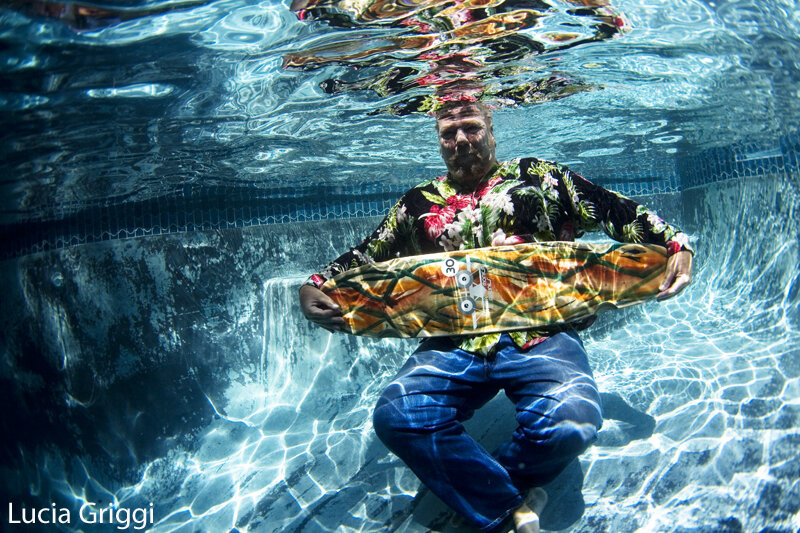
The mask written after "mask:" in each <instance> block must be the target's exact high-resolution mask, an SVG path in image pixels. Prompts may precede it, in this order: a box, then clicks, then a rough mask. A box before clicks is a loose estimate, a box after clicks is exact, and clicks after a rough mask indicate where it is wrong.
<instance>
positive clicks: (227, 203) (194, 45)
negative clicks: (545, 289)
mask: <svg viewBox="0 0 800 533" xmlns="http://www.w3.org/2000/svg"><path fill="white" fill-rule="evenodd" d="M102 7H104V8H105V9H106V10H107V11H113V10H116V11H117V13H116V15H115V18H114V17H106V18H104V19H102V20H101V21H99V22H98V21H97V20H94V22H93V21H92V20H88V21H85V22H84V23H83V24H84V27H78V24H77V23H75V22H71V21H70V20H66V19H64V18H61V19H57V18H52V17H50V18H47V17H44V16H42V15H41V14H35V13H32V12H31V11H30V9H29V8H18V9H11V8H4V9H3V10H2V11H0V30H1V31H0V39H2V44H3V48H2V52H0V54H2V57H3V58H4V62H3V63H2V65H3V66H2V67H0V68H2V69H3V78H2V79H3V83H2V85H1V86H0V106H2V108H3V115H2V119H0V120H3V121H4V128H3V130H2V134H1V135H2V136H3V142H2V143H0V150H2V153H3V157H2V159H0V165H2V168H3V172H2V176H3V178H2V182H0V187H1V188H2V189H1V190H2V195H0V198H2V199H1V200H0V206H2V207H1V209H0V234H2V236H3V237H2V241H0V251H2V256H0V257H2V258H3V260H2V261H0V279H2V283H3V294H4V296H3V298H2V301H0V317H2V318H0V326H1V327H0V346H2V354H3V364H2V366H0V379H2V387H0V391H1V392H0V398H2V400H3V405H4V406H6V408H5V409H4V410H3V411H4V412H3V416H2V419H0V420H2V431H1V432H2V434H3V435H4V436H6V438H5V439H3V440H4V442H3V443H2V448H0V468H2V470H0V472H1V474H0V475H1V476H2V480H3V481H2V486H0V508H2V509H3V516H2V524H3V528H0V529H3V530H5V529H9V528H10V529H9V530H10V531H15V530H20V531H23V530H28V531H35V530H37V529H38V530H42V531H53V530H62V531H116V530H118V529H117V526H119V525H121V524H120V522H121V520H122V518H124V516H122V515H115V516H116V517H118V518H117V521H116V522H115V523H113V524H110V523H108V520H106V522H105V523H103V524H97V523H95V524H87V523H84V522H82V521H81V520H80V519H79V514H78V513H79V508H80V507H81V505H83V504H84V503H86V502H94V503H95V504H97V505H96V506H95V507H97V508H98V510H99V509H100V508H107V507H108V505H109V503H111V504H113V505H114V506H115V508H119V509H129V510H134V509H142V510H144V511H145V513H144V514H142V516H144V517H145V518H147V517H148V516H149V515H147V514H146V512H149V509H150V504H151V503H152V504H153V505H152V520H151V521H148V523H147V524H146V528H147V529H149V530H152V531H159V532H167V531H182V532H183V531H185V532H189V531H202V532H206V531H208V532H217V531H231V530H237V531H242V532H244V531H254V532H273V531H274V532H278V531H280V532H318V531H336V532H344V531H374V532H383V531H405V532H414V533H416V532H425V531H457V530H459V529H458V528H455V526H452V525H450V520H451V516H449V515H448V513H447V511H446V509H444V508H443V507H441V505H439V504H437V503H436V502H435V501H434V499H433V498H432V497H431V496H430V495H429V494H427V492H426V491H425V490H424V489H422V488H421V487H420V486H419V482H418V481H417V479H416V478H415V477H414V476H413V474H411V473H410V471H408V470H407V469H406V468H405V467H404V466H403V465H402V464H401V463H400V462H399V461H398V460H397V458H395V457H394V456H392V455H391V454H390V453H389V452H388V451H387V450H386V449H385V448H384V447H383V446H382V445H381V444H380V443H379V442H378V440H377V439H376V437H375V436H374V433H373V431H372V428H371V422H370V415H371V410H372V406H373V405H374V402H375V401H376V399H377V397H378V395H379V394H380V392H381V390H382V388H383V386H384V385H385V384H386V383H387V382H388V381H389V380H390V379H391V377H392V375H393V373H394V371H395V370H396V369H397V368H398V366H399V365H400V364H401V363H402V361H403V360H404V358H405V356H406V354H407V353H408V352H409V351H410V350H412V349H413V347H414V346H415V342H414V341H401V340H381V341H372V340H365V339H360V338H355V337H348V336H343V335H330V334H328V333H327V332H324V331H321V330H319V329H316V328H312V327H311V326H309V325H308V324H307V323H306V322H305V320H303V318H302V316H301V314H300V312H299V310H298V309H297V306H296V301H295V294H296V289H297V287H298V286H299V284H300V283H301V281H302V280H303V279H304V278H305V276H306V275H307V274H309V273H310V272H313V271H315V270H317V269H319V268H320V267H321V266H322V265H323V264H324V263H325V262H326V261H328V260H329V259H332V258H334V257H335V256H337V255H338V254H339V253H340V252H341V251H343V250H345V249H346V248H347V247H348V246H351V245H353V244H355V243H357V242H358V241H359V240H360V239H361V238H362V237H363V236H364V235H365V234H367V233H368V232H369V231H370V230H371V229H373V228H374V227H375V225H376V224H377V223H378V221H379V219H380V214H381V212H382V211H383V210H385V209H386V208H387V207H388V205H390V204H391V202H392V201H393V200H394V199H395V198H396V197H397V196H399V194H401V193H402V191H403V190H404V189H405V188H406V187H408V186H410V185H412V184H414V183H416V182H418V181H420V180H422V179H426V178H429V177H431V176H435V175H437V174H439V173H441V172H442V170H443V166H442V164H441V162H440V161H439V159H438V154H437V149H436V145H435V137H434V134H433V129H432V128H433V124H432V121H431V119H430V118H429V117H427V116H426V115H424V114H422V113H408V114H401V113H399V112H397V109H399V107H398V106H400V104H403V102H408V101H409V99H411V98H413V97H416V96H421V95H422V96H424V95H425V94H428V92H429V89H428V88H426V87H425V86H423V85H419V84H418V86H416V87H412V88H405V89H403V90H401V91H398V92H395V93H394V94H379V93H378V92H376V91H375V90H373V89H368V88H355V86H354V85H353V84H356V82H364V80H369V79H374V78H375V77H379V75H380V74H382V73H384V72H386V71H387V69H388V68H389V67H390V66H392V65H401V66H408V67H409V68H413V69H417V71H418V72H421V73H425V72H427V71H425V70H424V69H425V68H427V67H426V65H428V63H427V62H426V61H423V60H420V59H419V57H416V56H414V55H413V54H412V53H408V52H402V53H401V52H391V53H388V54H387V53H376V54H373V55H372V56H370V58H371V59H370V61H371V62H369V61H367V60H366V59H359V60H358V61H349V62H340V63H332V64H325V65H317V66H313V68H305V69H284V68H282V65H283V64H284V62H285V59H286V57H288V56H290V55H292V54H301V53H307V52H308V51H309V50H312V49H314V48H318V47H319V46H320V45H321V44H323V43H324V44H326V45H329V46H334V47H336V46H341V45H340V44H339V43H342V42H347V43H352V42H354V41H356V42H359V43H361V46H362V48H363V47H367V48H368V47H369V46H371V45H372V43H377V42H383V41H378V39H379V38H380V39H389V38H391V37H393V36H396V34H397V32H398V30H397V28H392V27H390V26H387V25H375V24H363V25H356V26H355V27H351V28H342V27H340V26H335V25H332V24H329V23H327V22H324V21H313V20H311V21H309V20H305V21H299V20H297V17H296V16H295V15H294V14H293V13H292V12H291V11H290V10H289V8H288V6H285V5H282V4H277V3H270V2H264V3H261V4H258V5H254V4H250V3H247V2H241V1H240V2H234V1H220V2H205V3H200V2H198V3H187V4H179V3H174V2H165V3H151V4H147V5H145V4H142V3H137V4H134V3H128V4H125V5H124V6H122V7H120V5H117V6H116V7H114V6H110V5H105V6H102ZM112 8H113V9H112ZM615 8H616V9H617V10H618V11H619V12H621V13H624V15H625V17H627V20H628V21H629V24H630V30H629V31H627V32H625V33H624V34H621V35H618V36H616V37H614V38H609V39H599V40H593V41H586V42H583V41H581V39H584V38H585V39H588V38H589V37H590V36H592V35H594V33H593V32H594V31H595V26H594V24H595V22H593V20H594V19H592V18H591V17H587V16H584V15H574V14H571V13H570V9H572V6H569V5H567V4H562V3H559V2H552V4H550V7H549V10H546V9H544V8H542V7H540V8H539V9H540V10H541V11H543V12H546V16H543V17H542V19H541V25H540V26H537V27H534V28H528V29H525V30H524V34H523V35H525V36H527V37H526V39H529V41H531V42H532V41H534V40H536V39H542V36H543V35H545V34H548V32H549V34H553V33H558V32H562V33H563V32H566V31H567V30H570V31H572V32H573V33H575V34H576V35H577V37H575V45H574V46H571V47H569V48H564V49H559V50H555V49H553V48H554V47H555V45H553V44H552V43H550V44H548V43H549V41H548V42H545V47H544V50H543V53H535V54H527V55H525V54H523V55H522V56H521V57H520V56H515V57H513V58H512V59H510V60H508V61H507V62H506V63H508V66H514V67H517V69H518V70H516V71H514V72H513V73H511V74H508V73H506V74H502V73H501V74H502V76H501V75H499V74H497V73H496V71H493V70H491V67H492V66H493V65H492V64H491V62H490V64H489V65H488V67H486V68H480V69H478V71H477V74H478V75H480V76H482V77H483V79H485V80H488V82H492V80H493V79H495V78H498V77H500V78H502V81H503V83H505V84H506V86H518V85H519V84H521V83H524V82H525V81H526V80H531V79H533V80H541V79H546V80H547V79H551V78H557V79H558V80H567V81H566V82H564V84H562V85H558V87H556V88H554V89H553V91H554V92H551V93H547V91H545V93H547V94H550V95H551V96H553V98H552V99H549V100H548V99H547V98H544V97H543V98H542V99H543V100H546V101H542V102H540V103H536V104H534V103H523V104H522V105H519V106H514V105H512V103H510V102H507V101H502V100H498V101H496V105H497V106H498V110H497V111H496V113H495V129H496V132H497V137H498V143H499V154H498V155H499V156H500V157H501V158H507V157H513V156H519V155H536V156H540V157H549V158H553V159H557V160H559V161H561V162H564V163H568V164H569V165H570V166H571V167H572V168H574V169H575V170H577V171H579V172H581V173H582V174H584V175H585V176H586V177H588V178H590V179H593V180H595V181H597V182H599V183H602V184H605V185H607V186H608V187H610V188H614V189H616V190H620V191H621V192H623V193H626V194H630V195H633V196H635V197H636V198H638V199H640V200H642V201H644V202H645V203H646V204H647V205H649V206H651V207H654V208H656V209H657V210H658V211H659V213H660V214H661V215H662V216H664V218H667V219H669V220H674V221H676V222H677V223H678V224H679V225H680V226H681V227H683V228H684V229H685V230H686V231H687V232H688V233H689V234H690V236H691V238H692V240H693V242H694V245H695V248H696V250H697V256H696V276H695V279H694V282H693V284H692V285H691V286H690V287H689V288H688V289H687V290H686V291H684V293H682V294H681V295H680V296H679V297H677V298H675V299H673V300H670V301H669V302H665V303H662V304H656V303H654V302H653V303H648V304H645V305H643V306H640V307H637V308H634V309H627V310H624V311H621V312H618V313H613V314H606V315H604V316H603V317H601V319H600V320H599V321H598V323H597V324H595V325H594V326H593V327H592V328H591V329H590V330H589V331H587V332H586V333H585V334H584V335H583V337H584V340H585V343H586V346H587V350H588V352H589V354H590V359H591V361H592V364H593V367H594V369H595V376H596V378H597V381H598V384H599V385H600V387H601V389H602V391H603V392H606V393H609V394H616V395H618V396H620V397H622V398H623V399H624V400H625V401H626V402H627V403H628V404H630V405H632V406H633V407H635V408H636V409H638V410H640V411H643V412H646V413H647V414H648V415H650V416H652V417H653V418H654V420H655V427H654V428H652V430H648V429H647V428H644V429H643V428H642V427H641V426H640V425H637V424H636V423H632V419H631V418H630V417H625V416H620V417H619V418H622V420H618V419H615V418H610V419H609V420H607V422H606V424H605V426H604V428H603V430H602V431H601V434H600V439H599V441H598V443H597V444H596V445H595V446H593V447H592V448H590V450H589V451H588V452H587V453H586V454H584V455H583V456H582V457H581V458H580V460H579V461H577V462H575V463H574V464H573V465H571V466H570V468H568V470H567V471H566V472H565V473H564V474H563V475H562V476H561V477H560V478H559V479H557V480H556V481H555V482H554V483H552V484H551V485H550V486H548V487H547V490H548V492H549V493H550V502H551V503H550V505H549V506H548V507H547V509H546V510H545V512H544V514H543V516H542V524H543V527H544V529H545V530H547V531H574V532H596V531H609V532H643V533H648V532H689V531H692V532H695V531H701V532H721V531H725V532H727V531H731V532H734V531H742V532H750V531H752V532H757V533H758V532H764V533H766V532H770V531H781V532H784V531H785V532H796V531H799V530H800V518H798V511H800V481H798V479H800V462H798V460H797V458H796V450H797V446H798V443H800V437H798V428H799V427H800V400H799V399H800V336H799V335H798V327H799V326H800V311H798V307H799V306H800V270H799V269H798V264H800V222H798V216H797V215H798V209H800V193H799V191H798V188H799V187H800V174H799V173H798V172H799V171H798V155H799V154H800V136H799V135H798V129H797V127H798V117H800V114H798V110H797V106H798V101H799V100H798V96H799V95H798V93H797V85H798V83H797V82H798V78H799V77H800V76H798V68H799V67H800V64H799V63H798V60H797V57H800V55H799V54H798V53H797V52H798V44H799V43H798V39H797V35H798V29H800V28H798V25H799V24H800V12H798V9H797V7H796V6H795V5H794V3H793V2H777V1H770V2H760V3H754V2H752V3H748V2H714V3H710V2H691V1H686V2H671V1H665V2H651V3H647V2H641V1H631V2H619V3H617V4H615ZM95 19H97V17H95ZM123 19H124V20H123ZM92 24H94V26H91V25H92ZM86 25H89V27H86ZM525 42H528V41H525ZM517 44H519V43H517ZM348 46H350V45H348ZM495 66H496V65H495ZM490 73H494V77H492V76H490V75H489V74H490ZM503 76H505V77H503ZM334 79H336V80H344V81H346V82H348V83H350V85H346V84H345V85H343V86H347V87H349V89H348V90H344V91H341V92H336V93H335V94H334V93H332V92H330V91H328V92H326V89H325V87H328V85H326V81H327V80H334ZM558 83H562V82H560V81H559V82H558ZM554 87H555V86H554ZM564 87H569V88H570V90H569V91H567V92H568V93H569V94H566V93H564V92H558V91H563V90H564ZM572 89H574V91H573V90H572ZM426 91H428V92H426ZM556 96H557V98H556ZM403 105H405V104H403ZM393 106H394V107H393ZM390 110H394V114H392V113H391V112H388V111H390ZM590 238H599V236H590ZM612 411H613V409H612ZM508 413H509V405H508V403H507V401H506V400H505V399H504V398H503V397H502V396H500V397H498V398H496V399H495V400H493V401H492V402H491V403H490V404H489V405H488V406H487V407H486V408H485V409H484V410H482V411H480V412H479V413H478V414H477V415H476V417H475V419H473V421H471V423H470V431H472V432H474V433H475V434H476V435H478V436H479V438H480V439H482V440H483V442H485V443H486V445H487V446H488V447H491V446H493V445H495V444H496V443H497V442H498V439H500V438H502V436H503V435H504V434H506V432H507V431H509V429H508V428H509V427H511V426H513V416H510V415H509V414H508ZM612 414H614V413H612ZM625 420H627V422H626V421H625ZM9 503H11V504H12V510H13V511H14V512H16V513H18V514H17V515H16V516H17V517H19V516H20V514H19V513H21V512H22V511H21V509H22V507H23V506H24V507H26V509H32V508H43V507H44V508H49V507H51V504H55V506H56V507H57V508H58V509H68V510H70V511H71V517H70V520H68V521H67V523H63V524H47V525H45V524H41V523H40V524H39V525H38V526H27V528H26V526H22V525H16V526H15V525H13V524H8V522H9V520H10V519H12V518H13V516H9V514H8V504H9ZM86 516H88V515H86ZM105 516H106V517H108V516H110V513H108V514H106V515H105ZM43 517H44V518H47V514H45V515H43ZM148 520H149V519H148ZM133 525H134V524H133V523H131V524H130V525H129V528H128V529H129V530H130V529H133ZM460 530H461V531H465V529H463V528H462V529H460Z"/></svg>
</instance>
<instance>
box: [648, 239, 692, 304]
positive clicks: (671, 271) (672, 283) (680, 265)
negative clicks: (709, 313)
mask: <svg viewBox="0 0 800 533" xmlns="http://www.w3.org/2000/svg"><path fill="white" fill-rule="evenodd" d="M690 281H692V253H691V252H687V251H686V250H683V251H680V252H678V253H675V254H672V255H671V256H670V257H669V259H667V271H666V272H665V273H664V280H663V281H662V282H661V285H659V287H658V290H659V291H661V292H659V293H658V294H657V295H656V300H659V301H660V300H666V299H667V298H672V297H673V296H675V295H676V294H678V293H679V292H681V291H682V290H683V288H684V287H686V286H687V285H688V284H689V282H690Z"/></svg>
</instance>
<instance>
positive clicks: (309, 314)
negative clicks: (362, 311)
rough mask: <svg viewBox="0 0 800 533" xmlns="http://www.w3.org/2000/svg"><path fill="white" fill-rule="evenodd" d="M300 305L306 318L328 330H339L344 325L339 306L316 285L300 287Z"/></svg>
mask: <svg viewBox="0 0 800 533" xmlns="http://www.w3.org/2000/svg"><path fill="white" fill-rule="evenodd" d="M300 307H301V308H302V310H303V314H304V315H305V317H306V318H307V319H308V320H310V321H311V322H313V323H315V324H317V325H318V326H321V327H323V328H325V329H327V330H328V331H341V329H342V326H344V318H342V310H341V308H340V307H339V306H338V305H336V303H335V302H334V301H333V300H331V299H330V297H329V296H328V295H327V294H325V293H324V292H322V291H321V290H319V289H317V288H316V287H312V286H311V285H303V286H302V287H300Z"/></svg>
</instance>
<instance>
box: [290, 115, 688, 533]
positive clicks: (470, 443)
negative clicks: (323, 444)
mask: <svg viewBox="0 0 800 533" xmlns="http://www.w3.org/2000/svg"><path fill="white" fill-rule="evenodd" d="M436 130H437V134H438V138H439V147H440V152H441V155H442V158H443V159H444V162H445V164H446V166H447V170H448V172H447V175H445V176H442V177H440V178H437V179H433V180H430V181H427V182H425V183H422V184H420V185H418V186H416V187H414V188H412V189H410V190H409V191H408V192H406V193H405V194H404V195H403V197H402V198H401V199H400V200H399V201H398V202H397V204H395V206H394V207H393V208H392V209H391V211H390V212H389V214H388V215H387V216H386V218H385V219H384V220H383V221H382V222H381V224H380V225H379V226H378V228H377V229H376V230H375V231H374V232H373V233H372V235H370V236H369V237H368V238H366V239H365V240H364V241H363V242H362V243H361V244H359V245H358V246H357V247H355V248H353V249H351V250H350V251H348V252H346V253H345V254H343V255H342V256H340V257H339V258H338V259H336V260H334V261H333V262H332V263H330V264H329V265H328V266H327V267H326V268H325V269H323V270H322V271H321V272H320V273H318V274H315V275H313V276H311V277H310V278H309V280H308V281H307V282H306V283H305V284H304V285H303V286H302V287H301V288H300V294H299V296H300V304H301V307H302V310H303V313H304V315H305V316H306V318H307V319H308V320H310V321H312V322H314V323H316V324H318V325H320V326H322V327H324V328H326V329H329V330H338V329H340V328H341V326H342V325H343V323H344V320H343V318H342V313H341V310H340V309H339V308H338V306H337V305H336V304H335V303H334V302H333V301H332V300H331V299H330V298H328V297H327V296H326V295H325V294H324V293H323V292H322V291H321V290H320V289H319V287H320V286H321V285H322V283H323V282H324V281H325V280H327V279H329V278H331V277H333V276H334V275H335V274H337V273H339V272H342V271H344V270H348V269H350V268H353V267H356V266H359V265H361V264H365V263H367V262H372V261H383V260H386V259H390V258H393V257H399V256H407V255H417V254H423V253H434V252H441V251H446V250H453V249H468V248H475V247H479V246H490V245H491V246H498V245H504V244H516V243H521V242H536V241H555V240H562V241H571V240H574V238H575V237H580V236H581V235H582V234H583V233H584V232H585V231H594V230H597V229H601V228H602V229H603V230H604V231H605V232H606V233H607V234H608V235H609V236H610V237H611V238H613V239H615V240H618V241H622V242H646V243H652V244H658V245H661V246H664V247H665V248H666V249H667V252H668V255H669V258H668V261H667V269H666V273H665V275H664V278H663V281H662V283H661V286H660V291H661V292H660V293H659V294H658V296H657V298H658V299H659V300H664V299H666V298H670V297H672V296H674V295H676V294H677V293H678V292H680V291H681V290H682V289H683V288H684V287H686V285H688V284H689V282H690V280H691V271H692V256H693V252H692V250H691V248H690V247H689V244H688V238H687V236H686V235H685V234H684V233H682V232H680V231H679V230H677V229H676V228H674V227H672V226H670V225H669V224H667V223H666V222H664V221H663V220H662V219H661V218H659V217H658V216H657V215H656V214H655V213H653V212H652V211H649V210H647V209H646V208H645V207H643V206H641V205H639V204H637V203H636V202H634V201H632V200H630V199H628V198H625V197H623V196H620V195H618V194H616V193H614V192H611V191H608V190H606V189H604V188H602V187H600V186H597V185H595V184H593V183H591V182H589V181H588V180H585V179H584V178H582V177H581V176H579V175H577V174H575V173H573V172H572V171H570V170H569V169H567V168H566V167H563V166H559V165H557V164H555V163H552V162H549V161H543V160H539V159H535V158H524V159H516V160H511V161H506V162H502V163H501V162H498V161H497V159H496V157H495V148H496V142H495V137H494V132H493V128H492V115H491V112H490V110H489V109H488V108H486V107H485V106H483V105H482V104H481V103H479V102H475V101H469V100H458V99H455V100H453V101H448V102H445V103H444V105H443V106H442V107H441V109H440V110H439V111H438V113H437V115H436ZM484 226H487V227H484ZM587 326H588V323H587V324H583V325H576V324H570V325H568V326H566V327H562V328H555V329H553V328H550V329H543V330H538V329H537V330H526V331H512V332H508V333H502V334H500V333H496V334H489V335H482V336H460V337H438V338H429V339H425V340H423V341H422V342H421V343H420V346H419V348H418V349H417V350H416V351H415V352H414V353H413V354H412V355H411V356H410V357H409V359H408V361H407V362H406V363H405V365H404V366H403V367H402V369H401V370H400V371H399V373H398V374H397V376H396V377H395V378H394V380H393V381H392V382H391V383H390V384H389V385H388V387H387V388H386V390H385V391H384V393H383V395H382V396H381V398H380V399H379V400H378V403H377V406H376V408H375V412H374V415H373V423H374V427H375V431H376V433H377V435H378V437H379V438H380V439H381V440H382V441H383V442H384V444H385V445H386V446H387V447H388V448H389V449H390V450H391V451H392V452H393V453H395V454H396V455H397V456H399V457H400V458H401V459H402V460H403V461H404V462H405V463H406V465H408V467H409V468H411V470H412V471H413V472H414V473H415V474H416V475H417V477H419V479H420V480H421V481H422V482H423V483H424V484H425V485H426V486H427V487H428V488H429V489H430V490H431V491H432V492H434V493H435V494H436V495H437V496H438V497H439V498H441V499H442V501H444V502H445V503H447V504H448V505H449V506H450V507H452V508H453V509H454V510H455V511H457V512H458V513H459V514H460V515H462V516H463V517H464V519H465V520H466V521H467V522H468V523H469V524H470V525H471V526H474V527H476V528H479V529H481V530H483V531H488V532H493V531H507V528H508V527H509V526H510V525H511V523H512V522H513V527H514V530H515V531H516V532H517V533H536V532H538V531H539V516H538V515H539V514H540V513H541V511H542V509H543V507H544V506H545V504H546V500H547V494H546V493H545V491H544V490H543V489H542V488H541V487H542V486H543V485H545V484H547V483H549V482H550V481H552V480H553V479H554V478H555V477H556V476H557V475H558V474H559V473H560V472H561V471H562V470H563V469H564V468H565V467H566V466H567V465H568V464H569V463H570V461H572V460H573V459H574V458H576V457H577V456H578V455H580V454H581V453H583V452H584V451H585V450H586V449H587V448H588V447H589V445H591V443H592V442H594V440H595V439H596V438H597V432H598V430H599V429H600V426H601V425H602V420H603V416H602V411H601V407H600V405H601V402H600V395H599V392H598V390H597V385H596V384H595V382H594V378H593V376H592V372H591V369H590V367H589V363H588V359H587V355H586V351H585V350H584V347H583V343H582V342H581V340H580V338H579V337H578V334H577V333H576V331H575V329H576V328H577V329H582V327H587ZM500 389H503V390H504V391H505V393H506V395H507V396H508V397H509V399H511V401H512V402H513V403H514V404H515V405H516V413H517V414H516V417H517V422H518V423H519V426H518V427H517V429H516V430H515V431H514V433H513V434H512V435H511V436H510V439H509V440H508V441H506V442H505V443H504V444H502V445H501V446H500V448H499V449H498V450H496V451H495V453H494V454H491V453H489V452H488V451H487V450H485V449H484V448H483V447H482V446H481V445H480V444H479V443H478V442H476V441H475V440H474V439H473V438H472V437H470V436H469V435H468V434H467V433H466V432H465V431H464V428H463V425H462V422H463V421H465V420H467V419H468V418H470V417H471V416H472V414H473V413H474V411H475V410H476V409H477V408H479V407H481V406H482V405H484V404H485V403H486V402H488V401H489V400H490V399H491V398H492V397H494V396H495V394H496V393H497V392H498V391H499V390H500Z"/></svg>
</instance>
